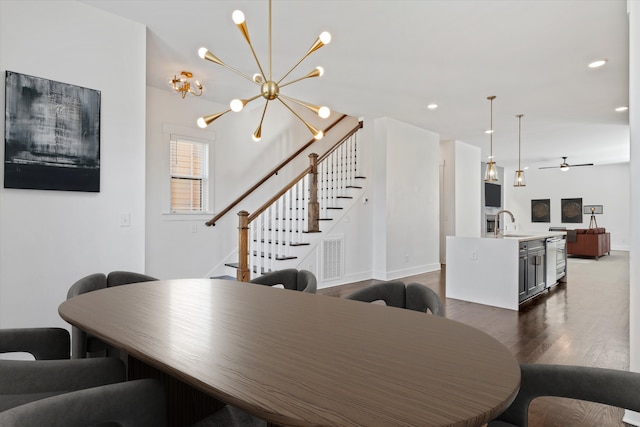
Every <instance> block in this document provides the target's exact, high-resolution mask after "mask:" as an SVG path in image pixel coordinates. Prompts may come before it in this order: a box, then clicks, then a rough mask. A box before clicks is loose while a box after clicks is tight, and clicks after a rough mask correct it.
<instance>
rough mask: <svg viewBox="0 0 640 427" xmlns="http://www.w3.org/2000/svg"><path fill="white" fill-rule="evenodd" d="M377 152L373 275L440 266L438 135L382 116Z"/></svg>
mask: <svg viewBox="0 0 640 427" xmlns="http://www.w3.org/2000/svg"><path fill="white" fill-rule="evenodd" d="M373 155H374V181H373V187H374V189H375V190H374V194H373V202H374V217H375V218H374V229H373V233H374V241H375V243H374V264H373V277H375V278H378V279H391V278H398V277H402V276H408V275H412V274H417V273H422V272H425V271H433V270H437V269H439V268H440V255H439V235H440V233H439V229H440V219H439V216H440V208H439V203H440V202H439V167H438V163H439V157H440V156H439V135H438V134H436V133H433V132H430V131H427V130H424V129H420V128H417V127H415V126H412V125H408V124H406V123H402V122H399V121H397V120H394V119H391V118H382V119H378V120H376V121H375V123H374V154H373Z"/></svg>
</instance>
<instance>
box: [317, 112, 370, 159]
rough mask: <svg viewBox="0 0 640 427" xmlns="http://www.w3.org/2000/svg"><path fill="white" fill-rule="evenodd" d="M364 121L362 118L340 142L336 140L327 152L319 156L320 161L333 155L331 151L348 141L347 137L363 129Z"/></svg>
mask: <svg viewBox="0 0 640 427" xmlns="http://www.w3.org/2000/svg"><path fill="white" fill-rule="evenodd" d="M362 126H363V123H362V120H361V121H359V122H358V125H357V126H355V127H354V128H353V129H351V130H350V131H349V133H347V134H346V135H345V136H344V137H342V139H341V140H340V141H338V142H336V143H335V144H334V145H333V147H331V148H329V149H328V150H327V152H326V153H324V154H323V155H322V156H320V157H318V163H320V162H322V161H323V160H324V159H326V158H327V157H329V155H331V153H333V152H334V151H335V150H336V148H338V147H339V146H340V144H342V143H343V142H344V141H346V140H347V139H349V138H351V136H352V135H353V134H354V133H356V132H358V131H359V130H360V129H362Z"/></svg>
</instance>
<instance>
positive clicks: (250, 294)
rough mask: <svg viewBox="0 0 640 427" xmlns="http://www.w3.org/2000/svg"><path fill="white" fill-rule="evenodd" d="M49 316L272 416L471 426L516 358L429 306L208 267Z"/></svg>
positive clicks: (75, 303)
mask: <svg viewBox="0 0 640 427" xmlns="http://www.w3.org/2000/svg"><path fill="white" fill-rule="evenodd" d="M59 313H60V315H61V317H62V318H63V319H64V320H66V321H67V322H69V323H70V324H72V325H74V326H77V327H79V328H81V329H83V330H85V331H87V332H89V333H91V334H93V335H96V336H97V337H99V338H101V339H103V340H104V341H106V342H108V343H109V344H111V345H113V346H115V347H117V348H119V349H121V350H123V351H124V352H126V353H127V354H128V355H129V356H132V357H134V358H136V359H138V360H140V361H142V362H144V363H146V364H148V365H150V366H152V367H154V368H155V369H158V370H160V371H162V372H165V373H167V374H168V375H170V376H173V377H176V378H178V379H179V380H180V381H183V382H185V383H187V384H189V385H191V386H193V387H195V388H196V389H198V390H200V391H202V392H204V393H206V394H207V395H208V396H212V397H213V398H215V399H218V400H220V401H222V402H225V403H228V404H232V405H234V406H236V407H238V408H240V409H242V410H244V411H247V412H249V413H251V414H253V415H255V416H257V417H259V418H262V419H264V420H266V421H268V422H269V423H272V424H276V425H282V426H344V427H354V426H362V427H376V426H480V425H483V424H485V423H487V422H488V421H490V420H491V419H493V418H494V417H496V416H497V415H498V414H500V413H501V412H502V411H503V410H504V409H505V408H506V407H507V406H508V405H509V404H510V403H511V401H512V400H513V399H514V397H515V395H516V393H517V392H518V389H519V385H520V368H519V365H518V362H517V361H516V359H515V357H514V356H513V355H512V354H511V353H510V352H509V350H508V349H507V348H506V347H505V346H504V345H502V344H501V343H499V342H498V341H497V340H495V339H494V338H492V337H491V336H489V335H487V334H485V333H484V332H482V331H479V330H477V329H474V328H472V327H470V326H467V325H464V324H462V323H459V322H456V321H453V320H449V319H446V318H441V317H436V316H432V315H429V314H424V313H420V312H415V311H411V310H404V309H398V308H392V307H386V306H383V305H377V304H368V303H362V302H358V301H350V300H346V299H341V298H336V297H329V296H323V295H315V294H307V293H303V292H295V291H289V290H281V289H275V288H271V287H268V286H262V285H255V284H249V283H241V282H235V281H228V280H219V279H212V280H209V279H179V280H166V281H156V282H145V283H136V284H131V285H126V286H117V287H112V288H108V289H103V290H99V291H94V292H90V293H86V294H83V295H79V296H77V297H74V298H72V299H69V300H67V301H65V302H64V303H62V304H61V305H60V307H59Z"/></svg>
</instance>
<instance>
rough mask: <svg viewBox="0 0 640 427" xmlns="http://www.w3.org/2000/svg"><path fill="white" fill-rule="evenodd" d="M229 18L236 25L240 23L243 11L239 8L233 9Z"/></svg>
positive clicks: (242, 20)
mask: <svg viewBox="0 0 640 427" xmlns="http://www.w3.org/2000/svg"><path fill="white" fill-rule="evenodd" d="M231 19H233V23H234V24H236V25H240V24H242V23H243V22H244V20H245V19H244V13H242V11H241V10H234V11H233V14H231Z"/></svg>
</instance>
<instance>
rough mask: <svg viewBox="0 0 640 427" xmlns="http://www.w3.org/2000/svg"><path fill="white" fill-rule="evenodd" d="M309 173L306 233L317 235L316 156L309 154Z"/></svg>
mask: <svg viewBox="0 0 640 427" xmlns="http://www.w3.org/2000/svg"><path fill="white" fill-rule="evenodd" d="M309 161H310V163H311V171H310V172H309V209H308V212H309V213H308V217H307V219H308V230H307V231H308V232H310V233H317V232H319V231H320V203H318V155H317V154H316V153H311V154H309Z"/></svg>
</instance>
